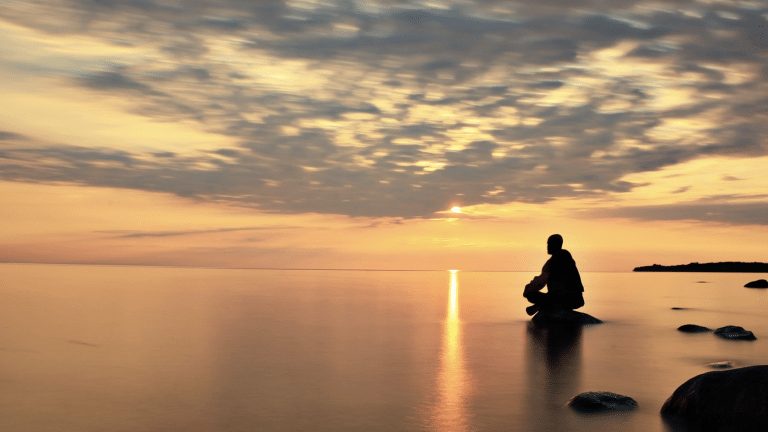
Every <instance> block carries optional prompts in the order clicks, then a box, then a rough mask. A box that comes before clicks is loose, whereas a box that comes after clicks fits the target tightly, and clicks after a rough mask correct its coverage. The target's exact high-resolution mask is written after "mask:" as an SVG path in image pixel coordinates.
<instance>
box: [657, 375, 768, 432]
mask: <svg viewBox="0 0 768 432" xmlns="http://www.w3.org/2000/svg"><path fill="white" fill-rule="evenodd" d="M661 415H662V416H663V417H664V419H665V420H667V421H668V422H671V423H673V425H675V426H677V425H679V426H681V427H683V428H685V430H687V431H722V432H731V431H732V432H737V431H739V432H741V431H768V366H750V367H744V368H738V369H731V370H727V371H712V372H707V373H704V374H701V375H697V376H695V377H693V378H691V379H689V380H688V381H686V382H685V383H683V384H682V385H681V386H680V387H678V388H677V390H675V391H674V393H672V396H670V397H669V399H667V401H666V402H664V405H663V406H662V407H661Z"/></svg>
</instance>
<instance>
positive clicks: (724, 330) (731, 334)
mask: <svg viewBox="0 0 768 432" xmlns="http://www.w3.org/2000/svg"><path fill="white" fill-rule="evenodd" d="M715 334H716V335H718V336H720V337H721V338H723V339H738V340H755V339H757V338H756V337H755V335H754V334H753V333H752V332H751V331H749V330H745V329H744V327H739V326H732V325H727V326H725V327H720V328H719V329H717V330H715Z"/></svg>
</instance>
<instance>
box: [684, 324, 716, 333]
mask: <svg viewBox="0 0 768 432" xmlns="http://www.w3.org/2000/svg"><path fill="white" fill-rule="evenodd" d="M677 329H678V330H679V331H681V332H684V333H706V332H711V331H712V329H710V328H707V327H704V326H700V325H696V324H683V325H681V326H680V327H678V328H677Z"/></svg>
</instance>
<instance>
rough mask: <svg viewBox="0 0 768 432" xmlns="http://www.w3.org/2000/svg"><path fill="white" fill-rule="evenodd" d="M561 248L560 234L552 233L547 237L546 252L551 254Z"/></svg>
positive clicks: (561, 238)
mask: <svg viewBox="0 0 768 432" xmlns="http://www.w3.org/2000/svg"><path fill="white" fill-rule="evenodd" d="M562 248H563V236H561V235H560V234H552V235H551V236H549V238H548V239H547V253H548V254H550V255H552V254H553V253H555V252H557V251H559V250H560V249H562Z"/></svg>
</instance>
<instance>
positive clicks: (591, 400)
mask: <svg viewBox="0 0 768 432" xmlns="http://www.w3.org/2000/svg"><path fill="white" fill-rule="evenodd" d="M568 406H570V407H571V408H573V409H576V410H579V411H585V412H596V411H617V410H618V411H627V410H631V409H635V408H637V402H636V401H635V400H634V399H632V398H631V397H629V396H624V395H620V394H616V393H611V392H605V391H601V392H584V393H579V394H577V395H576V396H574V397H573V399H571V400H569V401H568Z"/></svg>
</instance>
